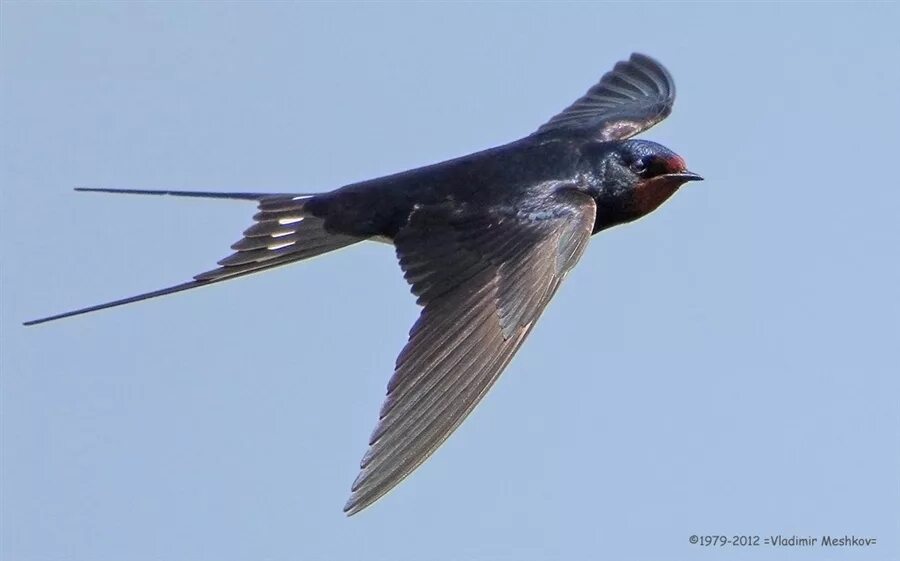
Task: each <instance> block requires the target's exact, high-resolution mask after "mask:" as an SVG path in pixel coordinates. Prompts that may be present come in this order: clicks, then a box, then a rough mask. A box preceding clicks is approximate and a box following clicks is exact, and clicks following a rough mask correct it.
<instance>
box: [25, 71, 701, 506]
mask: <svg viewBox="0 0 900 561" xmlns="http://www.w3.org/2000/svg"><path fill="white" fill-rule="evenodd" d="M674 100H675V84H674V82H673V80H672V76H671V75H670V74H669V72H668V71H667V70H666V69H665V68H664V67H663V66H662V65H661V64H660V63H658V62H656V61H655V60H654V59H652V58H650V57H648V56H645V55H641V54H633V55H631V57H630V58H629V59H628V60H627V61H621V62H619V63H617V64H616V65H615V67H614V68H613V69H612V70H611V71H610V72H607V73H606V74H605V75H603V77H602V78H601V79H600V81H599V82H598V83H597V84H596V85H594V86H593V87H592V88H590V89H589V90H588V92H587V93H586V94H585V95H584V96H583V97H581V98H580V99H578V100H576V101H575V102H574V103H573V104H572V105H570V106H569V107H567V108H566V109H564V110H563V111H562V112H561V113H559V114H558V115H556V116H554V117H553V118H551V119H550V120H549V121H547V122H546V123H544V124H543V125H542V126H541V127H540V128H538V129H537V130H536V131H535V132H534V133H532V134H530V135H528V136H526V137H524V138H522V139H520V140H516V141H514V142H511V143H509V144H505V145H502V146H499V147H495V148H490V149H488V150H484V151H481V152H476V153H474V154H470V155H468V156H463V157H460V158H456V159H452V160H448V161H444V162H441V163H437V164H433V165H429V166H425V167H421V168H417V169H412V170H408V171H404V172H401V173H397V174H394V175H389V176H386V177H380V178H377V179H372V180H368V181H363V182H360V183H354V184H350V185H346V186H344V187H341V188H338V189H336V190H333V191H329V192H323V193H315V194H313V193H222V192H196V191H169V190H159V191H157V190H140V189H107V188H78V189H76V190H78V191H93V192H102V193H131V194H141V195H176V196H182V197H208V198H215V199H238V200H248V201H254V202H256V203H257V209H258V212H257V213H256V214H255V215H254V217H253V220H254V224H253V225H252V226H250V227H249V228H248V229H247V230H246V231H244V234H243V237H242V238H241V239H240V240H239V241H237V242H236V243H235V244H234V245H232V246H231V248H232V249H233V250H234V252H233V253H232V254H230V255H228V256H227V257H225V258H224V259H222V260H221V261H219V262H218V267H216V268H214V269H212V270H210V271H206V272H203V273H199V274H197V275H195V276H194V277H193V279H192V280H190V281H187V282H185V283H182V284H178V285H175V286H170V287H168V288H163V289H160V290H156V291H153V292H147V293H145V294H139V295H137V296H132V297H130V298H124V299H121V300H115V301H112V302H108V303H105V304H99V305H95V306H90V307H87V308H82V309H79V310H74V311H71V312H66V313H62V314H58V315H54V316H50V317H45V318H42V319H37V320H33V321H29V322H26V324H25V325H34V324H38V323H43V322H48V321H53V320H57V319H61V318H66V317H71V316H76V315H79V314H85V313H88V312H94V311H97V310H102V309H106V308H112V307H115V306H121V305H123V304H129V303H132V302H138V301H141V300H146V299H149V298H156V297H158V296H164V295H166V294H173V293H175V292H181V291H184V290H191V289H194V288H199V287H203V286H208V285H211V284H215V283H218V282H221V281H225V280H230V279H234V278H238V277H242V276H244V275H249V274H251V273H258V272H260V271H266V270H268V269H273V268H275V267H280V266H281V265H286V264H288V263H294V262H296V261H302V260H304V259H308V258H310V257H314V256H317V255H321V254H323V253H328V252H331V251H335V250H338V249H341V248H345V247H348V246H351V245H354V244H357V243H360V242H363V241H366V240H372V241H382V242H387V243H391V244H393V245H394V248H395V250H396V253H397V257H398V259H399V262H400V267H401V269H402V271H403V274H404V277H405V278H406V280H407V281H408V283H409V284H410V286H411V291H412V293H413V294H414V295H415V296H416V297H417V304H419V306H421V307H422V310H421V315H420V316H419V318H418V320H417V321H416V322H415V324H414V325H413V327H412V329H411V330H410V332H409V341H408V342H407V344H406V346H405V347H404V348H403V350H402V351H401V352H400V355H399V356H398V357H397V361H396V365H395V368H394V374H393V376H392V377H391V378H390V381H389V382H388V385H387V396H386V398H385V401H384V404H383V405H382V407H381V411H380V413H379V416H378V422H377V424H376V426H375V430H374V432H373V433H372V436H371V438H370V439H369V447H368V450H367V451H366V453H365V455H364V456H363V458H362V461H361V462H360V472H359V475H358V477H357V478H356V480H355V481H354V482H353V484H352V486H351V495H350V498H349V500H348V501H347V503H346V505H345V506H344V511H345V512H346V513H347V515H352V514H355V513H357V512H359V511H361V510H363V509H364V508H366V507H368V506H369V505H371V504H372V503H374V502H375V501H376V500H378V499H379V498H381V497H382V496H383V495H384V494H385V493H387V492H388V491H390V490H391V489H392V488H394V487H395V486H396V485H397V484H398V483H400V482H401V481H402V480H403V479H404V478H405V477H406V476H407V475H409V474H410V473H412V472H413V471H414V470H415V469H416V468H417V467H418V466H419V465H421V464H422V462H424V461H425V460H426V459H427V458H428V457H429V456H430V455H431V454H432V453H433V452H434V451H435V450H436V449H437V448H438V447H439V446H440V445H441V444H442V443H443V442H444V440H446V439H447V437H449V436H450V434H451V433H452V432H453V431H454V430H455V429H456V428H457V427H458V426H459V425H460V423H462V422H463V420H464V419H465V418H466V417H467V416H468V415H469V413H471V412H472V409H473V408H474V407H475V406H476V405H477V404H478V402H479V401H481V398H482V397H484V395H485V394H486V393H487V391H488V390H489V389H490V388H491V386H492V385H493V383H494V382H495V381H496V380H497V378H498V377H499V376H500V373H501V372H503V370H504V368H505V367H506V365H507V364H509V362H510V360H511V359H512V357H513V355H515V353H516V351H517V350H518V349H519V347H520V346H521V345H522V343H523V342H524V341H525V338H526V337H527V336H528V334H529V333H530V332H531V329H532V328H533V327H534V325H535V322H537V320H538V317H539V316H540V315H541V312H542V311H543V310H544V308H545V306H546V305H547V303H548V302H549V301H550V299H551V298H552V297H553V295H554V294H555V293H556V291H557V289H558V288H559V286H560V283H562V281H563V279H564V278H565V277H566V275H567V274H568V273H569V271H571V270H572V268H573V267H574V266H575V264H576V263H577V262H578V260H579V259H580V258H581V255H582V254H583V253H584V250H585V247H586V246H587V243H588V240H589V239H590V238H591V236H592V235H593V234H596V233H597V232H600V231H603V230H606V229H607V228H611V227H613V226H617V225H620V224H625V223H628V222H632V221H634V220H636V219H638V218H640V217H642V216H644V215H646V214H648V213H650V212H652V211H654V210H655V209H656V208H658V207H659V206H660V205H661V204H662V203H663V202H665V201H666V200H667V199H668V198H669V197H671V196H672V195H673V194H674V193H675V192H676V191H677V190H678V189H679V188H680V187H681V186H682V185H684V184H685V183H686V182H688V181H697V180H700V179H702V178H701V177H700V176H699V175H697V174H695V173H692V172H690V171H688V170H687V168H686V166H685V162H684V160H683V159H682V158H681V157H680V156H678V155H677V154H675V153H674V152H672V151H671V150H669V149H668V148H665V147H664V146H661V145H659V144H657V143H654V142H650V141H646V140H635V139H632V138H631V137H632V136H634V135H636V134H638V133H640V132H642V131H644V130H646V129H648V128H650V127H652V126H653V125H655V124H656V123H658V122H660V121H661V120H663V119H664V118H665V117H667V116H668V115H669V114H670V113H671V111H672V105H673V102H674Z"/></svg>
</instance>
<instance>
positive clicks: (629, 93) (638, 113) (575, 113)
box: [535, 53, 675, 140]
mask: <svg viewBox="0 0 900 561" xmlns="http://www.w3.org/2000/svg"><path fill="white" fill-rule="evenodd" d="M674 103H675V82H674V81H673V80H672V76H671V74H669V72H668V70H666V69H665V67H664V66H663V65H661V64H660V63H658V62H657V61H655V60H653V59H652V58H650V57H648V56H646V55H641V54H637V53H635V54H633V55H631V58H629V59H628V60H627V61H622V62H619V63H618V64H616V66H615V67H614V68H613V69H612V70H611V71H610V72H607V73H606V74H604V75H603V77H602V78H601V79H600V81H599V82H598V83H597V84H596V85H594V86H593V87H592V88H591V89H590V90H588V92H587V93H586V94H585V95H584V96H582V97H581V98H580V99H578V100H576V101H575V103H573V104H572V105H570V106H569V107H567V108H566V109H565V110H563V111H562V112H561V113H559V114H558V115H556V116H555V117H553V118H552V119H550V120H549V121H547V122H546V123H545V124H544V125H542V126H541V127H540V128H539V129H538V130H537V132H536V133H535V134H536V135H545V136H548V137H553V136H560V137H572V136H576V137H587V138H591V139H594V140H621V139H625V138H628V137H630V136H634V135H636V134H638V133H640V132H642V131H645V130H647V129H649V128H650V127H652V126H653V125H655V124H656V123H658V122H660V121H662V120H663V119H665V118H666V117H667V116H668V115H669V113H671V112H672V105H673V104H674Z"/></svg>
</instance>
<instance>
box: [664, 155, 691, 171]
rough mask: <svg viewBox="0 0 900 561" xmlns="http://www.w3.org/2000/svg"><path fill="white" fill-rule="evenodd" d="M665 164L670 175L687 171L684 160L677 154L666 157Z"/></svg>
mask: <svg viewBox="0 0 900 561" xmlns="http://www.w3.org/2000/svg"><path fill="white" fill-rule="evenodd" d="M663 162H664V165H665V167H666V171H668V172H670V173H671V172H678V171H684V170H685V169H687V164H685V163H684V159H683V158H682V157H681V156H679V155H677V154H672V155H671V156H664V157H663Z"/></svg>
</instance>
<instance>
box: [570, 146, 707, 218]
mask: <svg viewBox="0 0 900 561" xmlns="http://www.w3.org/2000/svg"><path fill="white" fill-rule="evenodd" d="M585 155H586V156H588V157H587V158H586V161H588V162H590V166H591V168H592V169H591V172H590V174H591V176H592V177H591V180H590V183H591V184H592V185H593V188H592V195H593V196H594V199H595V200H596V202H597V223H596V226H595V228H594V231H595V232H597V231H600V230H603V229H605V228H609V227H611V226H615V225H617V224H623V223H625V222H631V221H632V220H636V219H638V218H640V217H642V216H644V215H646V214H649V213H651V212H653V211H654V210H656V209H657V208H658V207H659V205H661V204H662V203H664V202H665V201H666V199H668V198H669V197H671V196H672V195H673V194H674V193H675V191H677V190H678V188H679V187H681V186H682V185H684V184H685V183H687V182H688V181H699V180H702V179H703V178H702V177H700V176H699V175H697V174H696V173H693V172H690V171H688V170H687V167H686V166H685V163H684V159H682V158H681V156H679V155H678V154H676V153H675V152H672V151H671V150H669V149H668V148H666V147H665V146H662V145H661V144H657V143H655V142H650V141H649V140H626V141H619V142H600V143H596V144H595V145H593V146H590V147H588V149H587V150H586V153H585Z"/></svg>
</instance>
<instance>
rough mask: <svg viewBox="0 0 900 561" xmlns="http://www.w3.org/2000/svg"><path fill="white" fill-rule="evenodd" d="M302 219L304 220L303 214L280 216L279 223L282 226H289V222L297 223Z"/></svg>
mask: <svg viewBox="0 0 900 561" xmlns="http://www.w3.org/2000/svg"><path fill="white" fill-rule="evenodd" d="M301 220H303V217H302V216H291V217H288V218H279V219H278V223H279V224H280V225H282V226H287V225H288V224H296V223H297V222H300V221H301Z"/></svg>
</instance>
